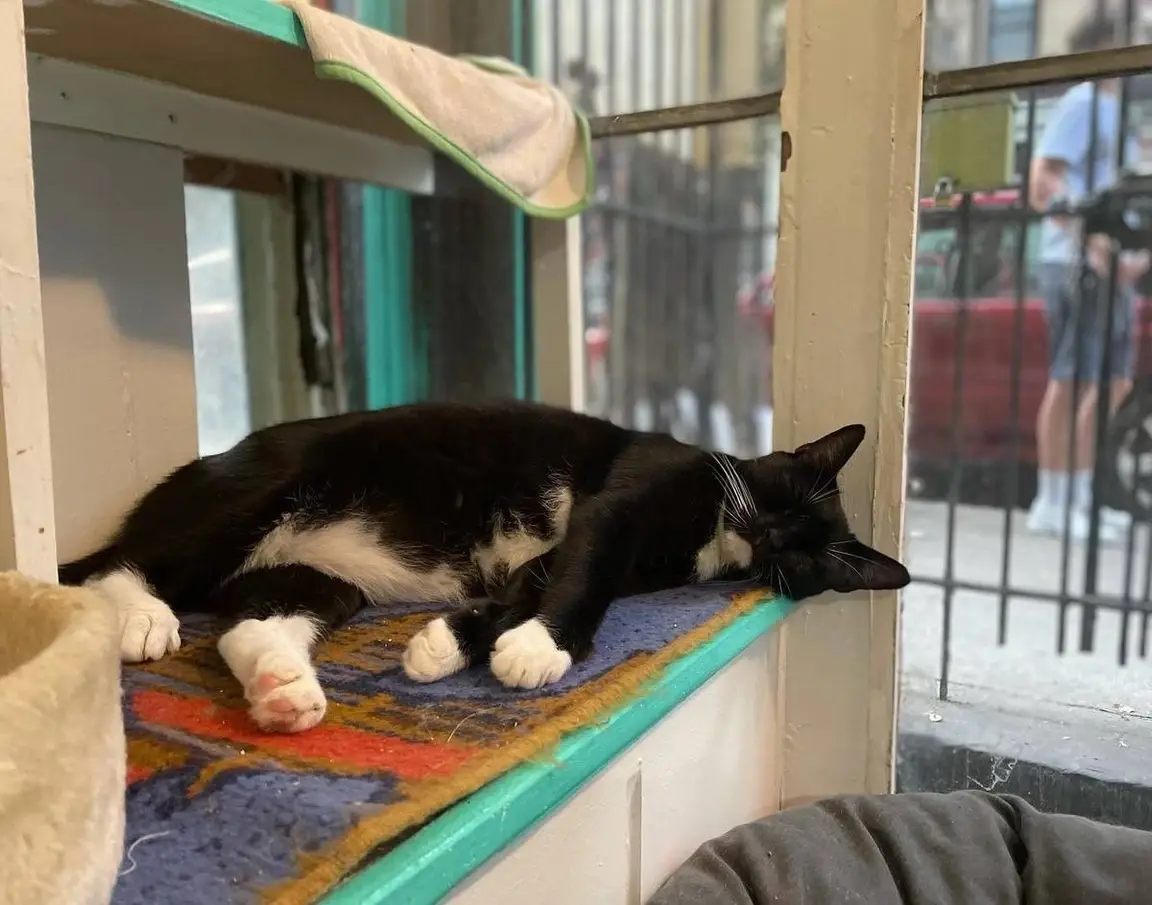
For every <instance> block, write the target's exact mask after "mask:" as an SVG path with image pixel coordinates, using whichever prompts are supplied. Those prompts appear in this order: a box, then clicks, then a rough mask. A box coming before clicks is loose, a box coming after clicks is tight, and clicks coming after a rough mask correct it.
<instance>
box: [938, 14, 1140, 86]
mask: <svg viewBox="0 0 1152 905" xmlns="http://www.w3.org/2000/svg"><path fill="white" fill-rule="evenodd" d="M1129 9H1130V10H1132V11H1133V12H1132V15H1131V18H1130V19H1129V18H1128V17H1127V15H1126V13H1125V10H1129ZM1150 28H1152V6H1149V5H1148V4H1146V3H1142V2H1141V3H1127V4H1125V3H1101V2H1099V0H927V20H926V25H925V48H924V50H925V65H926V67H927V68H928V69H933V70H941V69H960V68H963V67H966V66H981V65H984V64H986V63H1002V62H1006V61H1009V60H1026V59H1031V58H1034V57H1041V56H1054V55H1057V54H1064V53H1072V52H1075V51H1078V50H1095V49H1104V48H1107V47H1124V46H1128V45H1131V44H1145V43H1147V42H1148V40H1149V33H1150Z"/></svg>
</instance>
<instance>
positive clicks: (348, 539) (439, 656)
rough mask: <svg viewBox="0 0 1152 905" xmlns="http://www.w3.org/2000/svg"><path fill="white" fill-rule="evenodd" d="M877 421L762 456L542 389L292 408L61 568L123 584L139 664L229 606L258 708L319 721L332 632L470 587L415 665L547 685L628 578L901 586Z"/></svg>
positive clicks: (116, 594)
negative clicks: (855, 456) (865, 487)
mask: <svg viewBox="0 0 1152 905" xmlns="http://www.w3.org/2000/svg"><path fill="white" fill-rule="evenodd" d="M863 437H864V428H863V427H861V426H859V425H853V426H849V427H845V428H842V429H840V430H838V431H836V432H834V433H832V434H829V435H828V436H826V437H823V438H822V439H820V440H817V441H815V442H813V443H809V444H807V445H805V446H802V447H800V448H799V449H797V450H796V452H795V453H787V452H778V453H772V454H771V455H768V456H764V457H762V458H759V459H754V460H749V461H742V460H739V459H734V458H732V457H730V456H726V455H720V454H711V453H708V452H705V451H703V450H700V449H698V448H696V447H692V446H687V445H685V444H682V443H680V442H678V441H676V440H674V439H672V438H671V437H668V436H663V435H656V434H645V433H638V432H636V431H631V430H627V429H625V428H622V427H619V426H617V425H615V424H612V423H610V422H607V421H602V420H599V419H596V418H592V417H588V416H585V415H580V414H576V413H573V412H569V411H565V410H561V409H553V408H548V407H545V406H540V405H533V404H529V403H500V404H495V405H486V406H468V405H460V404H420V405H411V406H404V407H400V408H394V409H388V410H385V411H380V412H369V413H360V414H350V415H339V416H335V417H330V418H320V419H315V420H311V421H299V422H292V423H287V424H279V425H276V426H274V427H269V428H266V429H264V430H260V431H257V432H256V433H254V434H252V435H251V436H249V437H248V438H247V439H245V440H243V441H242V442H240V443H239V444H237V445H236V446H235V447H234V448H233V449H231V450H229V451H228V452H225V453H221V454H219V455H215V456H208V457H206V458H203V459H198V460H196V461H194V462H192V463H190V464H188V465H185V466H183V467H182V468H179V469H177V470H176V471H175V472H174V473H173V474H172V475H170V476H169V477H168V478H167V479H166V480H164V481H163V482H162V483H161V484H159V485H158V486H157V487H155V488H154V489H153V490H151V491H150V492H149V493H147V494H146V495H145V496H144V497H143V499H141V500H140V502H139V503H138V504H137V505H136V507H135V508H134V509H133V510H132V511H131V512H130V513H129V515H128V516H127V518H126V519H125V521H124V523H123V525H122V526H121V527H120V529H119V531H118V532H117V534H116V535H115V536H114V538H113V539H112V540H111V541H110V542H109V543H108V545H107V546H105V547H104V548H103V549H101V550H98V551H97V552H95V553H92V554H91V555H89V556H87V557H85V558H83V559H81V560H78V561H76V562H74V563H70V564H68V565H65V566H63V567H62V568H61V570H60V580H61V582H63V583H65V584H81V583H85V584H88V585H90V586H92V587H94V588H96V589H97V590H98V591H100V592H101V593H103V594H104V595H106V596H107V597H108V598H110V599H111V600H112V601H114V602H115V603H116V604H117V606H118V607H119V609H120V620H121V626H122V637H121V655H122V658H123V659H124V660H125V661H126V662H138V661H142V660H157V659H159V658H161V657H163V656H164V655H165V654H166V653H170V652H172V651H174V650H176V649H177V648H178V647H179V646H180V633H179V629H180V623H179V620H178V619H177V617H176V615H175V613H179V612H208V613H215V614H219V615H221V616H224V617H226V618H227V619H228V620H229V621H230V623H231V627H230V628H229V629H228V630H227V631H226V632H225V633H224V634H223V635H222V636H221V638H220V640H219V645H218V646H219V651H220V654H221V655H222V656H223V658H224V660H225V662H226V663H227V664H228V667H229V668H230V669H231V671H232V673H233V674H234V675H235V676H236V678H237V679H238V680H239V681H240V683H241V684H242V685H243V687H244V692H245V697H246V698H247V700H248V702H249V705H250V715H251V717H252V719H253V720H254V721H255V722H256V723H257V724H258V725H259V726H261V727H262V728H264V729H266V730H271V731H281V732H299V731H301V730H304V729H308V728H310V727H312V726H314V725H316V724H317V723H318V722H320V720H321V718H322V717H323V715H324V710H325V707H326V700H325V697H324V692H323V690H322V689H321V688H320V685H319V684H318V682H317V678H316V672H315V670H314V669H313V667H312V663H311V654H312V650H313V647H314V646H315V644H316V642H317V640H318V639H320V638H322V637H323V636H324V635H325V634H326V633H328V632H330V631H331V630H332V629H335V628H337V627H338V626H340V625H341V624H342V623H343V622H345V621H346V620H347V619H348V618H349V617H350V616H352V615H353V614H354V613H355V612H356V611H357V610H359V609H360V608H361V607H364V606H368V605H378V606H387V604H388V603H389V602H390V601H429V602H439V601H446V602H452V603H457V604H459V605H458V606H457V607H456V608H455V609H454V610H453V611H452V612H451V613H450V614H449V615H448V616H446V617H442V618H438V619H433V620H432V621H430V622H429V623H428V624H427V625H426V626H425V627H424V628H423V629H422V630H421V631H420V632H419V634H417V635H416V636H415V637H414V638H413V639H412V640H411V642H410V643H409V644H408V647H407V650H406V651H405V653H404V656H403V666H404V671H405V673H406V674H407V675H408V676H409V677H410V678H411V679H412V680H414V681H417V682H432V681H435V680H437V679H441V678H443V677H444V676H448V675H451V674H452V673H455V672H457V671H459V670H461V669H464V668H465V667H467V666H469V665H470V664H472V663H479V662H483V661H484V660H485V659H486V658H488V657H490V668H491V670H492V672H493V673H494V674H495V675H496V677H497V678H499V679H500V681H502V682H503V683H504V684H505V685H508V686H511V687H517V688H537V687H540V686H542V685H546V684H548V683H550V682H555V681H556V680H557V679H559V678H560V677H561V676H562V675H564V673H565V672H566V671H567V670H568V668H569V666H570V665H571V664H572V661H573V660H578V659H580V658H581V657H583V656H585V655H587V654H588V652H589V651H590V650H591V647H592V640H593V636H594V635H595V633H596V629H597V627H598V626H599V625H600V622H601V620H602V618H603V616H604V613H605V610H606V609H607V607H608V605H609V603H610V602H611V601H612V600H613V599H615V598H617V597H620V596H623V595H627V594H632V593H640V592H644V591H655V590H660V589H664V588H669V587H674V586H678V585H682V584H685V583H688V582H699V581H709V580H722V579H747V578H751V579H756V580H761V581H764V582H765V583H767V584H769V585H772V586H774V587H776V588H778V589H779V590H780V591H782V592H783V593H784V594H786V595H787V596H789V597H791V598H792V599H794V600H800V599H802V598H805V597H809V596H811V595H813V594H818V593H820V592H823V591H827V590H835V591H854V590H859V589H871V590H879V589H885V588H900V587H903V586H904V585H906V584H907V583H908V580H909V578H908V572H907V571H906V570H905V568H904V567H903V566H902V565H901V564H900V563H898V562H896V561H895V560H893V559H890V558H889V557H887V556H885V555H883V554H882V553H879V552H877V551H876V550H873V549H871V548H870V547H867V546H865V545H864V544H862V543H860V542H859V541H857V540H856V539H855V538H854V537H853V535H852V533H851V532H850V531H849V528H848V523H847V520H846V519H845V516H844V511H843V509H842V508H841V506H840V502H839V498H838V489H837V475H838V473H839V472H840V470H841V468H843V466H844V464H845V463H846V462H847V461H848V459H849V457H850V456H851V455H852V453H853V452H854V451H855V450H856V447H857V446H859V444H860V441H861V440H862V439H863ZM481 598H483V599H481Z"/></svg>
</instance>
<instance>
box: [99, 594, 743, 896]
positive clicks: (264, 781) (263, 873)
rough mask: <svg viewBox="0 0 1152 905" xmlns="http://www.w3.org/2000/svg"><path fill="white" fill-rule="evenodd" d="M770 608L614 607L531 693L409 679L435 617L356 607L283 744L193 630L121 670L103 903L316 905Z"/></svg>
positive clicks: (483, 676)
mask: <svg viewBox="0 0 1152 905" xmlns="http://www.w3.org/2000/svg"><path fill="white" fill-rule="evenodd" d="M764 598H765V592H763V591H749V590H748V589H746V588H745V589H738V590H733V589H732V587H731V586H729V587H726V588H724V587H696V588H684V589H680V590H676V591H670V592H664V593H661V594H658V595H650V596H642V597H633V598H628V599H626V600H621V601H618V602H617V603H616V604H614V605H613V606H612V608H611V609H610V610H609V613H608V617H607V618H606V620H605V622H604V625H603V626H602V627H601V630H600V632H599V634H598V635H597V638H596V650H595V653H594V654H593V655H592V656H591V657H590V658H589V659H588V660H586V661H584V662H583V663H579V664H577V665H576V666H575V667H574V668H573V669H572V670H571V671H570V672H569V673H568V675H566V676H565V677H564V678H563V679H562V680H561V681H560V682H558V683H557V684H555V685H552V686H549V687H548V688H546V689H543V690H540V691H510V690H508V689H505V688H504V687H503V686H502V685H500V684H499V683H498V682H497V681H496V680H495V679H494V678H493V677H492V676H491V674H490V673H489V672H488V671H487V668H486V667H484V668H480V667H476V668H473V669H471V670H468V671H466V672H464V673H461V674H459V675H456V676H452V677H451V678H449V679H446V680H444V681H442V682H439V683H435V684H432V685H417V684H415V683H413V682H411V681H409V680H408V679H407V678H406V677H405V676H404V674H403V672H402V671H401V669H400V665H399V663H400V655H401V653H402V652H403V650H404V646H405V644H406V643H407V641H408V639H409V638H410V637H411V636H412V635H413V634H414V633H415V632H417V631H418V630H419V629H420V627H421V626H423V625H424V623H425V622H427V621H428V619H429V618H431V616H432V615H433V614H434V613H435V612H436V608H433V607H429V606H428V605H421V606H407V607H403V608H392V609H391V610H390V617H389V618H384V617H383V616H382V614H381V613H380V612H370V613H365V614H363V615H362V616H361V617H360V618H358V619H357V620H356V621H355V622H354V623H353V624H352V625H350V626H348V627H347V628H345V629H343V630H341V631H340V632H338V633H337V634H336V637H335V638H333V639H332V640H331V641H330V642H328V643H326V644H324V645H323V646H322V647H321V649H320V652H319V657H318V670H319V673H320V680H321V683H322V684H323V686H324V688H325V690H326V691H327V693H328V700H329V706H328V713H327V715H326V716H325V719H324V722H323V723H321V724H320V725H319V726H317V727H316V728H315V729H312V730H311V731H309V732H304V733H301V734H299V735H292V736H285V735H269V734H264V733H262V732H260V731H259V730H257V729H255V728H254V727H253V726H252V725H251V724H250V723H249V722H248V718H247V715H246V712H245V704H244V700H243V697H242V695H241V693H240V689H239V686H238V685H237V683H236V682H235V680H234V679H233V678H232V676H231V675H230V674H229V673H228V672H227V669H226V667H225V666H224V663H223V661H221V660H220V658H219V656H218V655H217V654H216V650H215V635H214V632H213V629H214V626H213V624H212V623H211V621H209V620H186V621H185V622H184V627H183V629H182V635H183V638H184V641H185V645H184V647H183V648H181V650H180V651H179V653H178V654H176V655H175V656H172V657H169V658H167V659H165V660H162V661H160V662H158V663H154V664H149V665H147V666H142V667H131V668H128V669H126V670H125V675H124V718H125V727H126V729H127V732H128V799H127V802H128V828H127V838H126V843H125V844H126V846H128V847H129V848H128V856H127V857H126V858H125V865H124V868H123V869H122V873H121V877H120V880H119V883H118V885H117V888H116V895H115V897H114V899H113V905H226V903H227V905H270V903H275V905H304V903H310V902H314V901H316V900H317V899H319V898H320V897H321V896H322V895H323V894H324V893H325V892H326V891H328V890H329V889H331V888H332V887H333V886H334V885H336V884H337V883H338V882H339V881H340V880H341V879H342V878H343V877H344V876H346V875H347V874H348V873H350V872H352V871H353V870H355V869H356V867H357V866H358V865H359V864H361V863H362V862H363V861H364V860H365V859H367V858H369V857H370V856H377V855H379V854H380V853H381V851H382V850H386V849H387V847H388V844H389V843H392V844H395V843H396V842H398V841H399V839H400V838H402V837H403V836H404V835H407V834H408V833H410V832H411V831H412V830H413V829H414V828H415V827H418V826H419V825H420V824H422V823H425V822H427V821H428V820H429V819H431V818H432V817H434V816H435V815H437V814H438V813H440V812H441V811H443V810H444V809H445V808H447V807H448V806H450V805H452V804H453V803H455V802H457V801H459V800H460V799H462V798H464V797H466V796H467V795H469V794H470V793H472V792H474V791H475V790H476V789H478V788H480V787H481V786H483V785H484V784H485V783H487V782H489V781H491V780H493V779H495V778H496V777H497V776H499V775H500V774H502V773H504V772H506V771H507V770H509V769H511V768H512V767H514V766H516V765H517V764H520V763H523V762H524V761H526V760H529V759H531V758H533V757H535V756H538V755H540V754H541V753H542V752H544V751H545V749H547V748H549V747H550V746H552V745H554V744H555V742H556V741H557V740H559V739H560V737H561V736H563V735H564V734H566V733H568V732H571V731H572V730H574V729H577V728H579V727H581V726H585V725H587V724H589V723H591V722H592V721H594V720H596V719H597V718H599V717H600V716H602V715H603V714H604V713H605V711H607V710H611V709H613V708H614V707H617V706H619V704H620V703H621V702H623V701H624V700H625V699H627V698H628V697H630V696H633V695H635V694H637V693H639V692H642V690H643V685H644V683H645V682H646V681H647V680H649V679H651V678H652V677H653V675H654V674H655V673H656V672H657V671H658V670H660V669H661V668H663V667H664V666H665V665H667V664H668V663H669V662H671V661H672V660H673V659H675V658H676V657H678V656H680V655H682V654H684V653H686V652H688V651H689V650H691V649H692V648H694V647H695V646H697V645H698V644H700V643H701V642H703V641H705V640H706V639H707V638H709V637H710V636H711V635H712V634H714V633H715V632H716V631H717V630H718V629H719V628H721V627H722V626H724V625H726V624H727V623H728V622H730V621H732V620H733V619H734V618H735V617H736V616H738V615H740V614H741V613H743V612H746V611H747V610H749V609H751V608H752V607H753V606H755V605H756V603H757V602H759V601H761V600H763V599H764ZM382 847H383V849H382Z"/></svg>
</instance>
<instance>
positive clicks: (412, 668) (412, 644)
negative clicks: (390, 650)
mask: <svg viewBox="0 0 1152 905" xmlns="http://www.w3.org/2000/svg"><path fill="white" fill-rule="evenodd" d="M401 662H402V663H403V664H404V674H405V675H406V676H408V678H409V679H411V680H412V681H413V682H435V681H436V680H437V679H443V678H444V677H445V676H450V675H452V674H453V673H457V672H459V671H460V670H462V669H463V668H464V667H465V666H467V665H468V661H467V660H466V659H465V657H464V654H463V653H462V652H461V651H460V645H459V644H457V643H456V636H455V635H453V634H452V629H450V628H449V627H448V623H447V622H446V621H445V620H444V619H443V618H440V619H433V620H432V621H431V622H429V623H428V624H427V625H426V626H424V628H422V629H420V631H419V632H418V633H417V634H416V635H415V636H414V637H413V638H412V640H411V641H409V642H408V647H406V648H405V649H404V656H403V658H402V659H401Z"/></svg>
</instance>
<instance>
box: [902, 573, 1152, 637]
mask: <svg viewBox="0 0 1152 905" xmlns="http://www.w3.org/2000/svg"><path fill="white" fill-rule="evenodd" d="M912 583H913V584H921V585H930V586H931V587H934V588H942V589H944V590H947V589H948V588H951V589H952V590H953V591H971V592H974V593H978V594H988V595H989V596H992V597H999V596H1000V594H1001V593H1003V592H1004V590H1005V589H1004V588H1003V587H1001V586H1000V585H998V584H992V583H991V582H982V581H965V580H963V579H959V578H953V579H951V580H950V581H946V580H945V579H944V578H941V577H938V576H927V575H913V576H912ZM1007 592H1008V596H1009V597H1012V598H1015V599H1020V600H1037V601H1040V602H1041V603H1067V604H1070V605H1074V606H1096V607H1100V608H1102V609H1106V610H1116V611H1120V612H1122V611H1123V610H1124V609H1125V605H1124V603H1123V601H1121V600H1119V599H1118V598H1116V597H1109V596H1106V595H1102V594H1068V596H1067V597H1066V598H1062V597H1061V595H1060V592H1059V591H1044V590H1041V589H1040V588H1027V587H1009V588H1008V589H1007ZM953 605H955V604H953ZM1130 607H1131V610H1132V611H1134V612H1146V613H1152V603H1149V602H1148V601H1143V600H1133V601H1132V602H1131V604H1130ZM1061 653H1063V651H1061Z"/></svg>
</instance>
